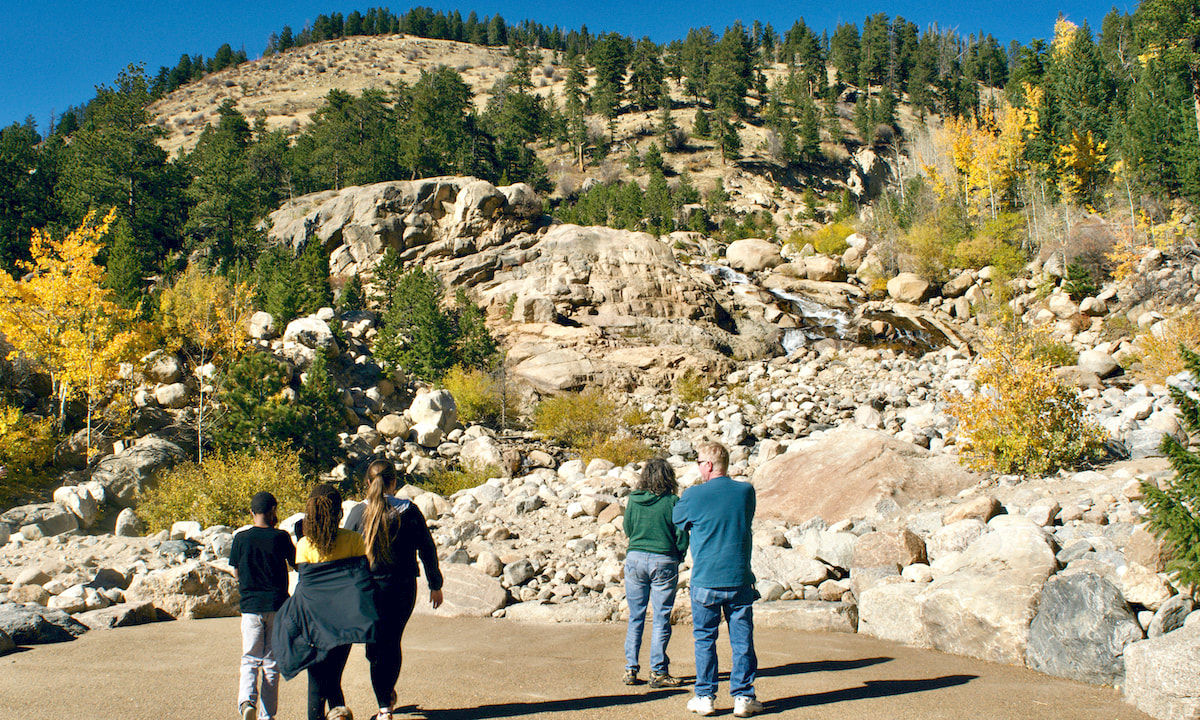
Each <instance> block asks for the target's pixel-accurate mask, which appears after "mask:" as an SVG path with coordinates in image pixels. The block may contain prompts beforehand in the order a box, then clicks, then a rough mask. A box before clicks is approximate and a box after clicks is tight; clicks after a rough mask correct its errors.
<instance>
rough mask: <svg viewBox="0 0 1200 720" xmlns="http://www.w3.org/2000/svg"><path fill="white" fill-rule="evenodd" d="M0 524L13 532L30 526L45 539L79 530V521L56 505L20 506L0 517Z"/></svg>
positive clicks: (68, 511)
mask: <svg viewBox="0 0 1200 720" xmlns="http://www.w3.org/2000/svg"><path fill="white" fill-rule="evenodd" d="M0 522H3V523H4V524H5V525H7V526H8V527H10V528H12V530H13V531H14V532H15V531H19V530H20V529H21V528H23V527H26V526H29V525H32V526H35V527H37V528H38V531H39V532H41V534H42V535H44V536H46V537H50V536H52V535H61V534H62V533H65V532H71V531H72V530H76V529H78V528H79V519H78V518H77V517H76V516H75V514H74V513H72V512H71V511H70V510H68V509H67V508H65V507H63V506H62V505H59V504H58V503H38V504H34V505H21V506H20V507H15V508H12V509H11V510H9V511H8V512H6V513H4V514H3V515H0Z"/></svg>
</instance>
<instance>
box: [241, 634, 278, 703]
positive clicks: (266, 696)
mask: <svg viewBox="0 0 1200 720" xmlns="http://www.w3.org/2000/svg"><path fill="white" fill-rule="evenodd" d="M274 623H275V613H273V612H269V613H263V614H261V615H260V614H258V613H242V668H241V673H240V678H239V683H238V706H239V707H240V706H241V704H242V703H244V702H248V703H252V704H254V705H256V706H258V717H259V718H260V720H275V710H276V709H277V708H278V707H279V668H278V666H277V665H276V663H275V653H274V652H273V651H272V650H271V626H272V625H273V624H274ZM260 672H261V673H262V694H261V695H260V694H259V685H258V676H259V673H260Z"/></svg>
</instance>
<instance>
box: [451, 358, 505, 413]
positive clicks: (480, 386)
mask: <svg viewBox="0 0 1200 720" xmlns="http://www.w3.org/2000/svg"><path fill="white" fill-rule="evenodd" d="M442 386H443V387H445V388H446V389H447V390H449V391H450V394H451V395H453V396H454V402H455V403H456V404H457V405H458V417H459V419H461V420H462V421H463V422H465V423H484V424H493V423H499V422H500V421H501V419H503V420H505V421H507V422H511V421H512V419H513V418H514V417H516V415H517V407H516V398H515V397H514V396H513V394H511V393H509V394H507V395H506V394H505V393H504V392H503V390H504V388H503V387H502V385H501V383H500V382H498V381H497V380H496V378H495V377H493V376H491V375H490V374H488V373H486V372H484V371H482V370H479V369H476V368H464V367H463V366H462V365H455V366H454V367H453V368H451V369H450V371H449V372H447V373H446V375H445V376H444V377H443V378H442ZM507 422H506V424H507Z"/></svg>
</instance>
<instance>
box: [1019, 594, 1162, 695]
mask: <svg viewBox="0 0 1200 720" xmlns="http://www.w3.org/2000/svg"><path fill="white" fill-rule="evenodd" d="M1143 637H1144V636H1143V634H1142V628H1141V626H1140V625H1138V622H1137V617H1136V616H1135V615H1134V613H1133V611H1132V610H1131V609H1130V608H1129V604H1128V603H1126V602H1125V598H1124V597H1122V596H1121V591H1120V590H1119V589H1117V587H1116V586H1115V585H1113V584H1112V583H1110V582H1109V581H1108V580H1105V579H1104V578H1102V577H1100V576H1099V575H1093V574H1091V573H1081V574H1079V575H1071V576H1066V577H1054V578H1051V579H1050V581H1049V582H1047V583H1046V585H1045V586H1044V587H1043V588H1042V597H1041V600H1040V601H1039V602H1038V610H1037V615H1036V616H1035V617H1034V618H1033V623H1032V624H1031V626H1030V630H1029V646H1028V648H1027V649H1026V651H1025V663H1026V664H1027V665H1028V666H1029V667H1030V668H1032V669H1034V670H1037V671H1039V672H1044V673H1046V674H1048V675H1057V676H1059V677H1065V678H1070V679H1072V680H1079V681H1080V682H1089V683H1093V684H1097V685H1115V684H1118V683H1119V682H1120V680H1121V679H1122V678H1123V677H1124V675H1125V659H1124V655H1125V648H1126V647H1127V646H1128V645H1129V644H1130V643H1134V642H1137V641H1138V640H1141V639H1142V638H1143Z"/></svg>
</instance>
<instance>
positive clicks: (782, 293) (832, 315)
mask: <svg viewBox="0 0 1200 720" xmlns="http://www.w3.org/2000/svg"><path fill="white" fill-rule="evenodd" d="M701 267H702V268H703V269H704V271H705V272H706V273H708V274H709V275H712V276H713V277H716V278H720V279H721V280H724V281H725V282H727V283H729V284H730V285H753V284H754V283H753V282H751V280H750V278H749V277H748V276H746V275H744V274H742V273H740V272H738V271H737V270H734V269H733V268H730V267H726V266H724V265H713V264H710V263H703V264H701ZM768 292H770V293H771V294H772V295H774V296H775V297H777V298H779V299H780V300H783V301H785V302H787V303H789V304H790V305H791V308H792V312H793V314H795V315H796V316H798V317H799V318H800V319H801V321H802V322H803V323H804V327H800V328H789V329H787V330H784V331H783V337H782V338H781V344H782V345H783V351H784V353H786V354H789V355H790V354H791V353H792V352H793V351H795V350H798V349H799V348H802V347H804V346H805V344H806V343H807V342H809V341H813V340H821V339H823V338H835V339H839V340H844V339H846V338H847V336H848V335H849V334H850V333H851V326H852V323H851V321H852V319H853V318H852V316H851V314H850V313H848V312H846V311H844V310H839V309H837V308H833V307H829V306H828V305H822V304H821V303H819V302H816V301H815V300H811V299H809V298H806V297H804V296H802V295H797V294H796V293H790V292H788V291H786V290H768Z"/></svg>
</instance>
